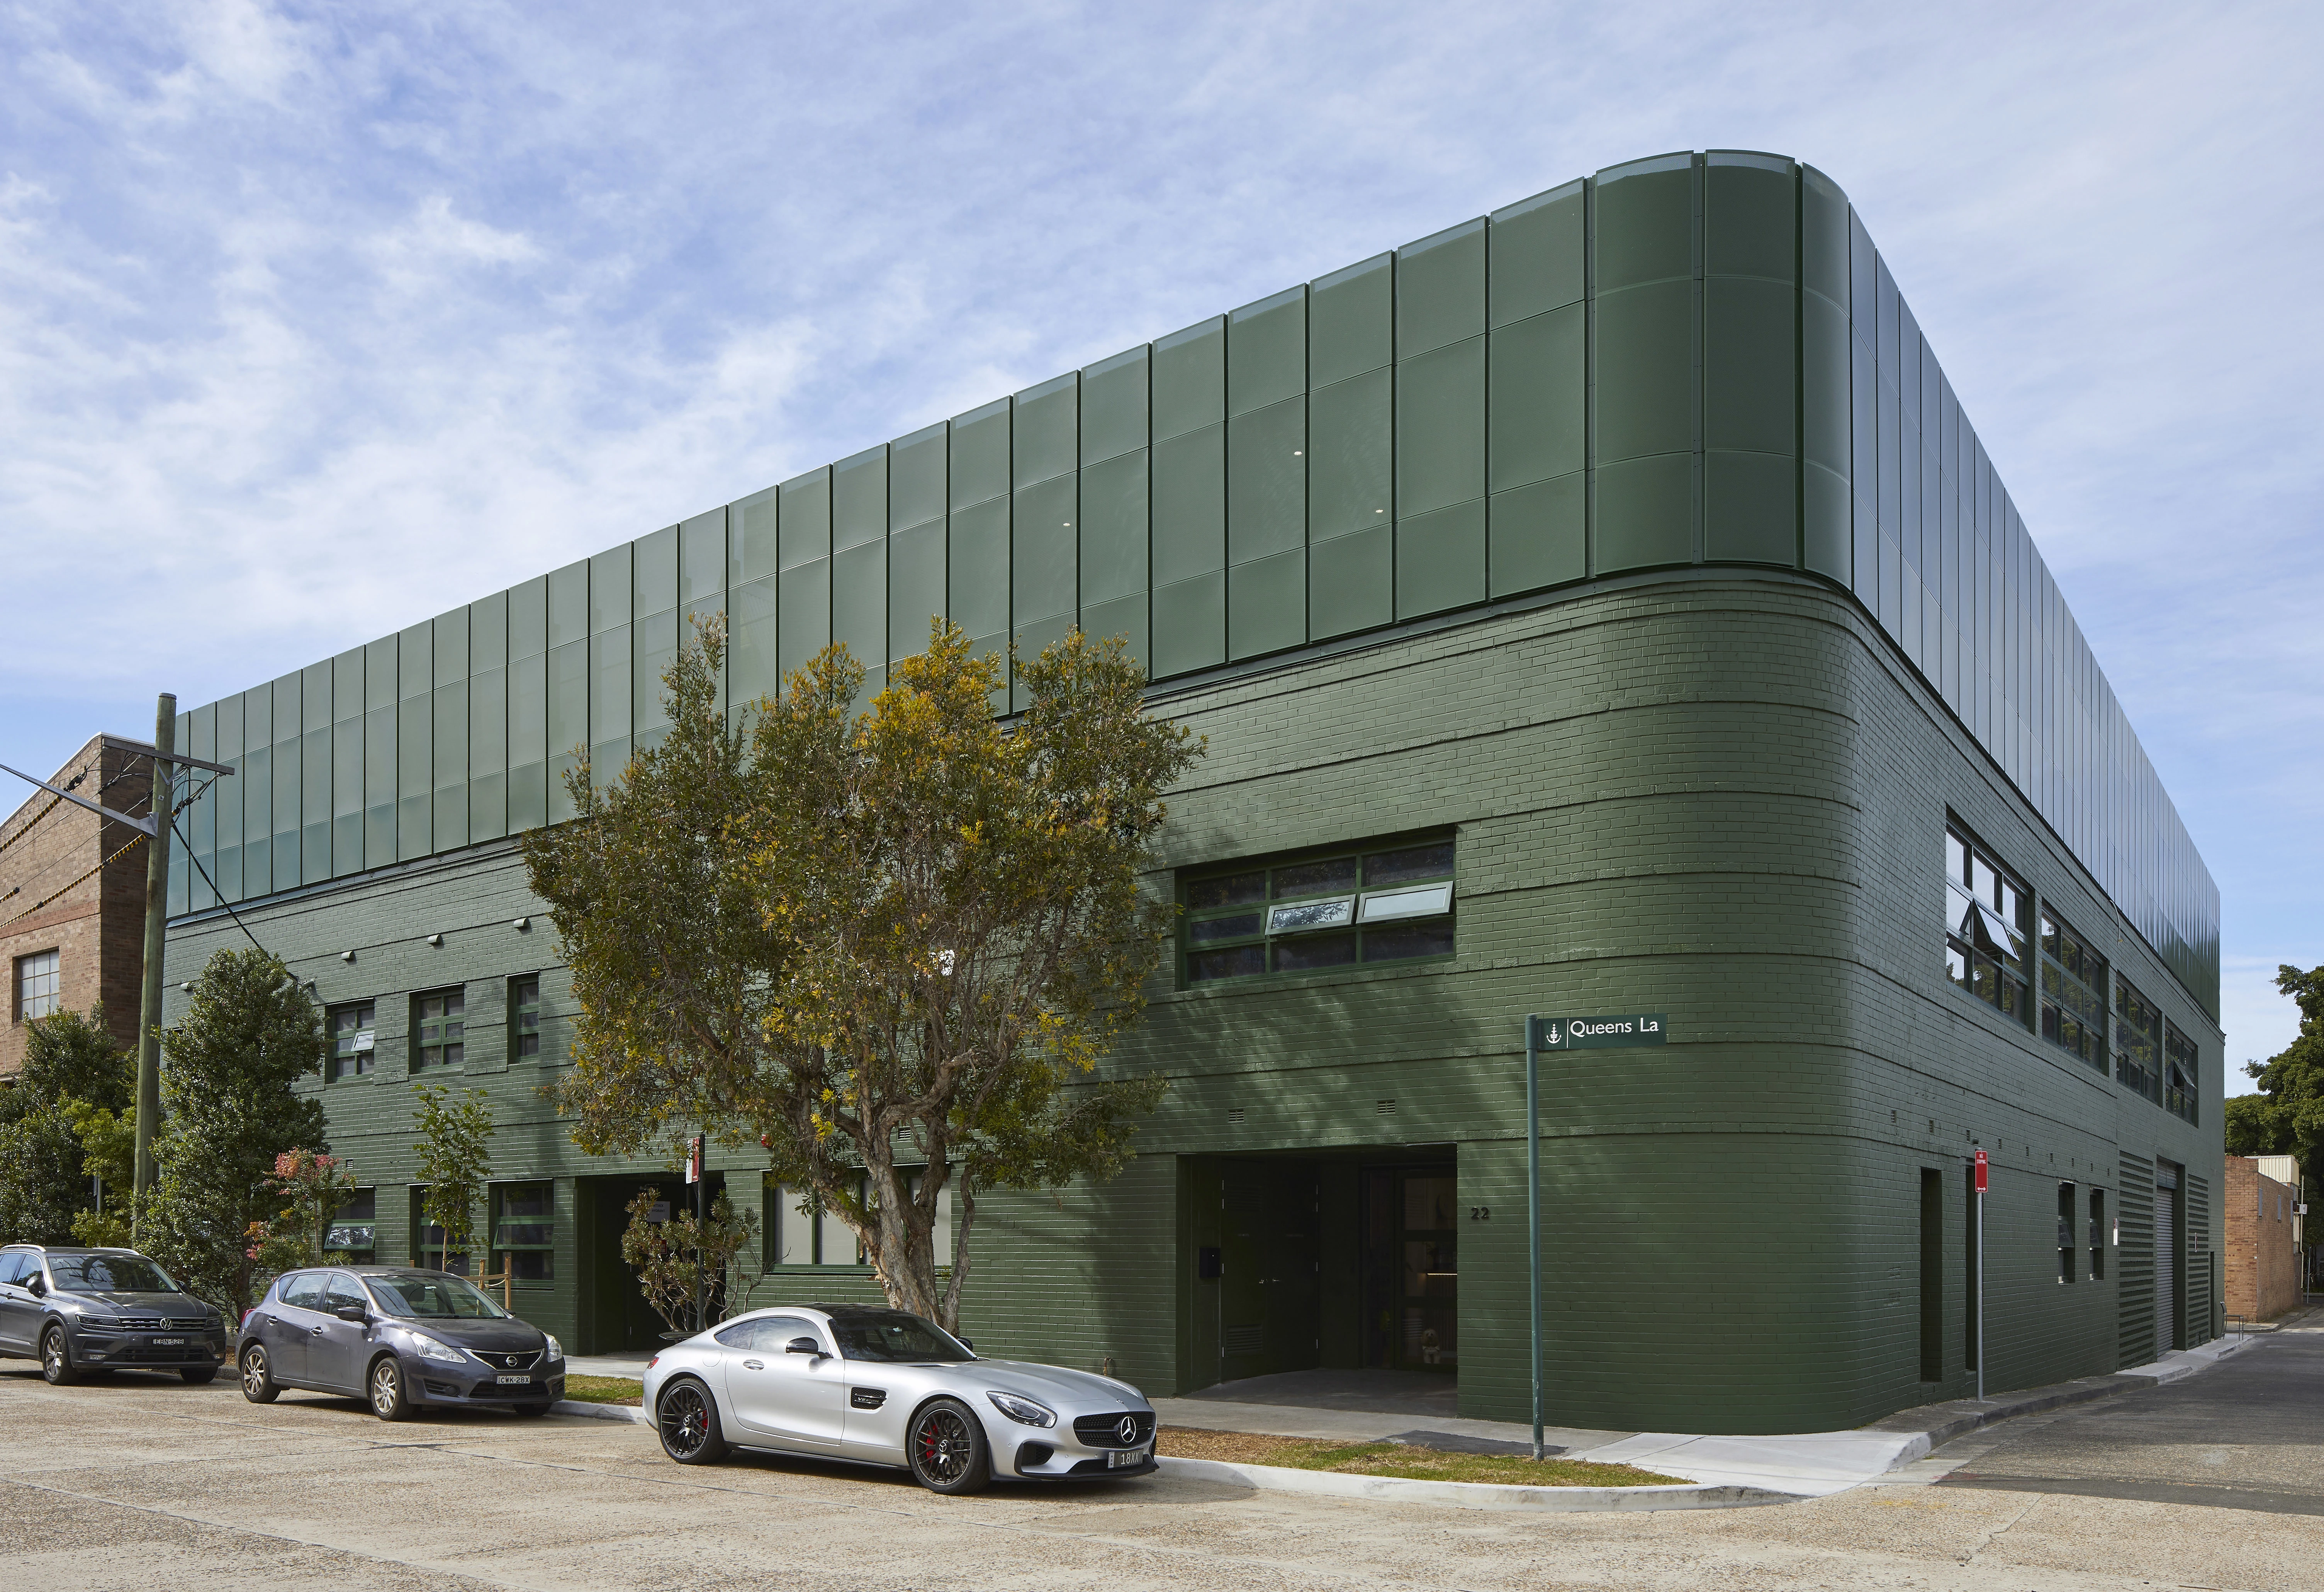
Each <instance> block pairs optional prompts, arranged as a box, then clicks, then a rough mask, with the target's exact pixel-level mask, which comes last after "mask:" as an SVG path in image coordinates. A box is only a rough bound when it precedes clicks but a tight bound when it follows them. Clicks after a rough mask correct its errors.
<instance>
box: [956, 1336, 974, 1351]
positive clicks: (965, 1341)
mask: <svg viewBox="0 0 2324 1592" xmlns="http://www.w3.org/2000/svg"><path fill="white" fill-rule="evenodd" d="M960 1347H963V1348H964V1349H966V1350H967V1351H968V1352H969V1353H970V1354H972V1355H973V1354H974V1353H975V1352H976V1339H974V1338H973V1337H964V1338H962V1339H961V1340H960Z"/></svg>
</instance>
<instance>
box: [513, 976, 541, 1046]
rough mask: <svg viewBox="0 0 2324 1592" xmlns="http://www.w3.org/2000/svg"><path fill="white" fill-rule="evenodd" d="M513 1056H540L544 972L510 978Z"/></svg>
mask: <svg viewBox="0 0 2324 1592" xmlns="http://www.w3.org/2000/svg"><path fill="white" fill-rule="evenodd" d="M508 1008H509V1014H508V1021H509V1026H508V1032H509V1060H512V1061H531V1060H539V1057H540V975H539V974H538V973H520V974H518V975H516V976H514V977H512V978H511V979H510V980H509V981H508Z"/></svg>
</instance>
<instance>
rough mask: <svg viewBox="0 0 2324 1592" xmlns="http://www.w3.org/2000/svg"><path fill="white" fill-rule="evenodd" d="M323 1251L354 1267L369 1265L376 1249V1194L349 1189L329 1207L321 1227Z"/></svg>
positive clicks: (377, 1229)
mask: <svg viewBox="0 0 2324 1592" xmlns="http://www.w3.org/2000/svg"><path fill="white" fill-rule="evenodd" d="M323 1247H324V1249H326V1250H327V1251H329V1252H330V1253H332V1254H346V1255H348V1256H350V1257H351V1258H352V1260H353V1262H354V1263H355V1264H356V1265H366V1264H368V1263H370V1261H371V1258H372V1256H373V1254H374V1253H375V1252H376V1251H377V1250H378V1248H379V1190H378V1189H349V1190H347V1192H346V1193H345V1194H344V1195H342V1196H340V1198H339V1202H338V1203H337V1205H334V1206H333V1207H331V1219H330V1221H329V1222H328V1223H327V1224H326V1225H325V1227H324V1232H323Z"/></svg>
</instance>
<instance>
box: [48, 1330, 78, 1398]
mask: <svg viewBox="0 0 2324 1592" xmlns="http://www.w3.org/2000/svg"><path fill="white" fill-rule="evenodd" d="M41 1376H42V1379H43V1380H44V1381H46V1382H47V1383H48V1384H49V1385H50V1386H51V1387H69V1386H70V1385H71V1384H74V1383H76V1382H78V1381H79V1380H80V1370H79V1368H78V1366H76V1365H74V1364H73V1360H72V1346H71V1345H70V1344H69V1343H67V1342H66V1341H65V1329H64V1328H61V1327H51V1328H49V1329H48V1330H47V1331H46V1332H43V1333H42V1334H41Z"/></svg>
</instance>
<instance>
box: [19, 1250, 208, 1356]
mask: <svg viewBox="0 0 2324 1592" xmlns="http://www.w3.org/2000/svg"><path fill="white" fill-rule="evenodd" d="M0 1356H16V1357H19V1358H23V1357H26V1356H38V1357H39V1359H40V1362H41V1374H42V1376H44V1377H46V1378H47V1379H48V1380H49V1381H50V1382H51V1384H55V1385H58V1386H62V1385H63V1384H66V1383H69V1382H78V1381H79V1380H80V1378H81V1376H82V1374H84V1373H87V1372H91V1371H113V1370H123V1371H175V1372H176V1373H177V1374H179V1375H180V1376H182V1377H184V1378H185V1379H186V1380H187V1381H188V1382H196V1383H199V1382H208V1381H209V1380H210V1379H211V1378H212V1377H214V1376H216V1375H217V1374H218V1363H219V1361H220V1360H222V1359H223V1358H224V1357H225V1356H226V1321H225V1319H224V1318H223V1317H221V1316H220V1315H219V1314H218V1312H217V1310H215V1309H213V1308H212V1307H210V1306H208V1305H206V1304H204V1303H203V1302H202V1301H201V1300H198V1299H196V1298H195V1297H194V1296H193V1295H192V1294H190V1293H188V1292H187V1291H185V1290H184V1289H182V1288H180V1287H179V1286H178V1284H177V1283H176V1282H174V1281H173V1280H172V1279H171V1276H170V1273H167V1272H165V1271H163V1270H162V1269H161V1267H160V1266H158V1265H156V1264H154V1263H153V1262H152V1261H150V1260H148V1259H146V1258H145V1256H143V1255H142V1254H138V1253H137V1252H136V1251H135V1250H134V1249H84V1248H82V1247H80V1246H78V1245H60V1244H11V1245H8V1246H7V1247H6V1248H5V1249H0Z"/></svg>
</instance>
